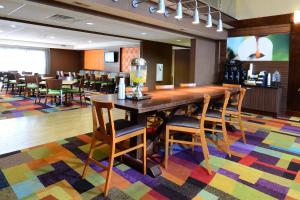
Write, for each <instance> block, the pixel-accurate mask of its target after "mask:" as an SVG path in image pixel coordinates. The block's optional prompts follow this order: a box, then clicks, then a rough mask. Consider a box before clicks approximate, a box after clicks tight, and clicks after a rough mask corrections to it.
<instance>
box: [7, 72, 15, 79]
mask: <svg viewBox="0 0 300 200" xmlns="http://www.w3.org/2000/svg"><path fill="white" fill-rule="evenodd" d="M15 74H17V73H11V72H8V73H7V79H8V80H16V79H15Z"/></svg>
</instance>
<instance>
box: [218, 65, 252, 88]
mask: <svg viewBox="0 0 300 200" xmlns="http://www.w3.org/2000/svg"><path fill="white" fill-rule="evenodd" d="M246 79H247V73H246V72H245V71H244V70H243V68H242V62H241V61H239V60H230V61H226V63H225V73H224V80H223V82H224V83H229V84H242V83H243V82H244V80H246Z"/></svg>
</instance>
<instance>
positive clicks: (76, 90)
mask: <svg viewBox="0 0 300 200" xmlns="http://www.w3.org/2000/svg"><path fill="white" fill-rule="evenodd" d="M65 92H66V93H69V94H71V98H72V100H73V96H74V94H77V95H79V98H80V104H82V98H84V102H85V103H86V98H85V92H84V79H83V78H81V79H79V82H78V85H77V87H76V88H74V89H67V90H66V91H65Z"/></svg>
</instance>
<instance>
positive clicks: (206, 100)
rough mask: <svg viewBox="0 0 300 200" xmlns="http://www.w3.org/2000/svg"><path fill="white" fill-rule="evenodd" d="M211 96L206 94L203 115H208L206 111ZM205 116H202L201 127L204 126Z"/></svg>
mask: <svg viewBox="0 0 300 200" xmlns="http://www.w3.org/2000/svg"><path fill="white" fill-rule="evenodd" d="M210 99H211V96H210V95H208V94H204V100H203V107H202V116H206V112H207V109H208V106H209V102H210ZM204 122H205V117H201V119H200V127H201V128H204Z"/></svg>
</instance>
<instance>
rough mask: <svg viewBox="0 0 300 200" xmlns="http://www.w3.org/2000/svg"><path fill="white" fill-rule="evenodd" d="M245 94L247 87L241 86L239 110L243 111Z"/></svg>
mask: <svg viewBox="0 0 300 200" xmlns="http://www.w3.org/2000/svg"><path fill="white" fill-rule="evenodd" d="M245 94H246V89H245V88H241V90H240V94H239V101H238V110H239V112H241V111H242V105H243V101H244V97H245Z"/></svg>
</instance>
